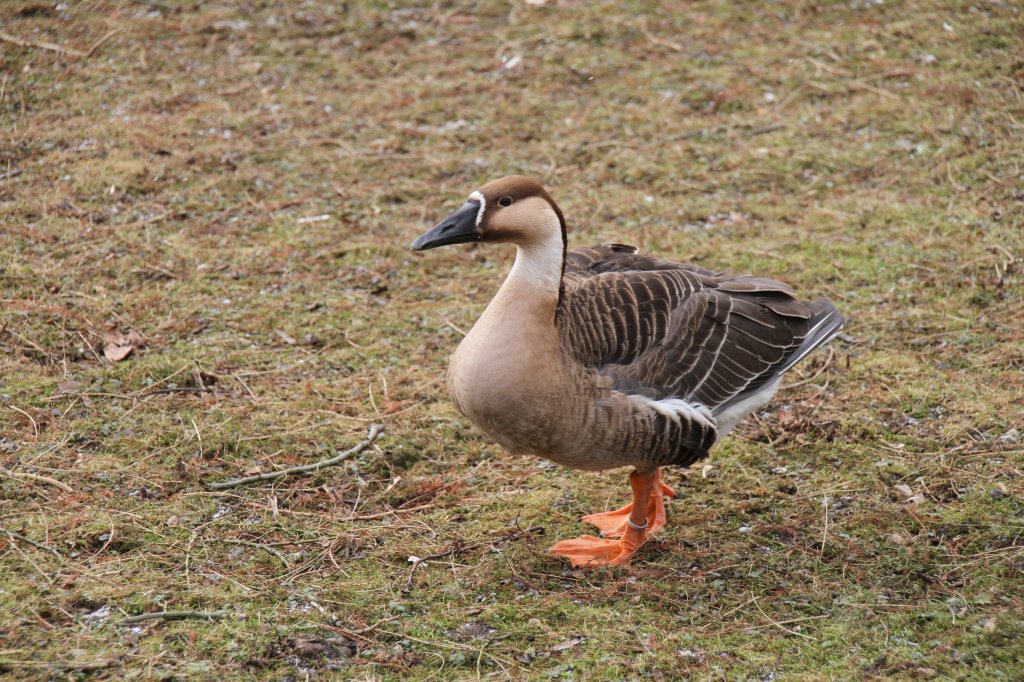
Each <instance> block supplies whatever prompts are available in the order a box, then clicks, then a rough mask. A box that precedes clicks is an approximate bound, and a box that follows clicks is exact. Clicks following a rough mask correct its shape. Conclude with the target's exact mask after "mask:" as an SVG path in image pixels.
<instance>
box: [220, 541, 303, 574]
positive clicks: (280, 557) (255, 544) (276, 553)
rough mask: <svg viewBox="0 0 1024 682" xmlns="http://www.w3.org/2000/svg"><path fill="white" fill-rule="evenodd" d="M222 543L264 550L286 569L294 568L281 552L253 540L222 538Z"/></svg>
mask: <svg viewBox="0 0 1024 682" xmlns="http://www.w3.org/2000/svg"><path fill="white" fill-rule="evenodd" d="M221 542H224V543H227V544H229V545H245V546H246V547H255V548H257V549H262V550H263V551H264V552H266V553H267V554H273V555H274V557H275V558H276V559H277V560H278V561H280V562H281V563H282V564H284V567H285V568H288V569H290V568H291V567H292V565H291V564H290V563H289V562H288V559H287V558H285V555H284V554H281V552H279V551H278V550H276V549H274V548H273V547H270V546H269V545H264V544H263V543H261V542H253V541H252V540H233V539H230V538H222V539H221Z"/></svg>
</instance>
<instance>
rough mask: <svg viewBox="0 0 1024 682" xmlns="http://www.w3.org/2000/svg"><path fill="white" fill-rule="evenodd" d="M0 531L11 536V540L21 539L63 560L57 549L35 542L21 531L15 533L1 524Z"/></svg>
mask: <svg viewBox="0 0 1024 682" xmlns="http://www.w3.org/2000/svg"><path fill="white" fill-rule="evenodd" d="M0 532H3V533H5V534H6V535H7V537H9V538H11V539H12V540H21V541H22V542H24V543H26V544H29V545H32V546H33V547H35V548H36V549H41V550H43V551H44V552H49V553H50V554H52V555H53V556H55V557H57V558H58V559H60V560H61V561H65V559H64V557H63V555H61V553H60V552H58V551H57V550H55V549H54V548H53V547H48V546H46V545H44V544H42V543H39V542H36V541H35V540H30V539H29V538H27V537H25V536H24V535H22V534H21V533H15V532H14V531H13V530H10V529H8V528H4V527H3V526H0Z"/></svg>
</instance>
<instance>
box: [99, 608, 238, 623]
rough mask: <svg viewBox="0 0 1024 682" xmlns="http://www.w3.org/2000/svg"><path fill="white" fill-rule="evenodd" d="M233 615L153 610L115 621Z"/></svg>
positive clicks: (221, 612)
mask: <svg viewBox="0 0 1024 682" xmlns="http://www.w3.org/2000/svg"><path fill="white" fill-rule="evenodd" d="M233 615H235V613H234V612H233V611H153V612H151V613H140V614H139V615H137V616H129V617H128V618H125V619H124V620H119V621H117V624H118V625H133V624H135V623H141V622H143V621H146V620H188V619H189V618H198V619H200V620H216V619H218V618H228V617H230V616H233Z"/></svg>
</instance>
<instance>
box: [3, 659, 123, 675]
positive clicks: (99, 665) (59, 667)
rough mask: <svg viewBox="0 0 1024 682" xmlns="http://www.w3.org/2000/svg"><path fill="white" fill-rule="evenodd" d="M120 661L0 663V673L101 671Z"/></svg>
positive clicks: (115, 665) (118, 664)
mask: <svg viewBox="0 0 1024 682" xmlns="http://www.w3.org/2000/svg"><path fill="white" fill-rule="evenodd" d="M120 665H121V663H120V661H81V662H76V661H51V662H41V661H0V671H4V672H10V671H12V670H53V671H62V672H63V671H69V670H82V671H88V670H103V669H105V668H117V667H119V666H120Z"/></svg>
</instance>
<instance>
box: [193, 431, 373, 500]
mask: <svg viewBox="0 0 1024 682" xmlns="http://www.w3.org/2000/svg"><path fill="white" fill-rule="evenodd" d="M383 431H384V425H383V424H371V425H370V433H369V434H367V436H366V439H365V440H364V441H362V442H361V443H359V444H357V445H356V446H355V447H353V448H351V449H349V450H346V451H345V452H342V453H340V454H338V455H335V456H334V457H331V458H330V459H323V460H320V461H319V462H313V463H312V464H303V465H301V466H294V467H290V468H288V469H282V470H281V471H270V472H267V473H263V474H256V475H255V476H246V477H245V478H233V479H230V480H227V481H221V482H219V483H207V484H206V487H207V488H209V489H210V490H227V489H228V488H234V487H237V486H240V485H245V484H247V483H255V482H257V481H274V480H277V479H279V478H283V477H285V476H292V475H294V474H305V473H308V472H310V471H317V470H319V469H323V468H324V467H329V466H334V465H335V464H338V463H339V462H344V461H345V460H346V459H348V458H349V457H351V456H352V455H355V454H358V453H360V452H362V451H363V449H364V448H366V446H368V445H370V444H371V443H372V442H373V441H375V440H377V436H379V435H380V434H381V432H383Z"/></svg>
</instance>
